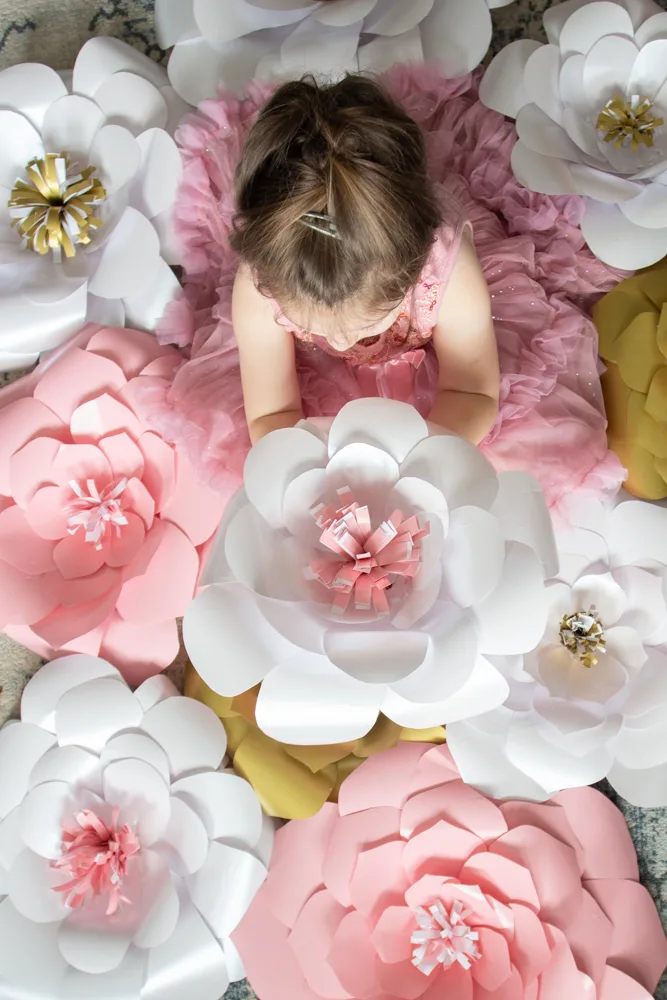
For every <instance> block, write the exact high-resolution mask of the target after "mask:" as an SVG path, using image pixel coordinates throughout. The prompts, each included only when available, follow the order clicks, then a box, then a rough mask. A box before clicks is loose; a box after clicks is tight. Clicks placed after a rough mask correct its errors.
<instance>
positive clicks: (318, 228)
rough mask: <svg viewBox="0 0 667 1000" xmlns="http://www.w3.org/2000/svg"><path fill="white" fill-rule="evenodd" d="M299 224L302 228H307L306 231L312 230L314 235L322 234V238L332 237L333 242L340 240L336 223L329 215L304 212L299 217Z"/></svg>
mask: <svg viewBox="0 0 667 1000" xmlns="http://www.w3.org/2000/svg"><path fill="white" fill-rule="evenodd" d="M299 222H300V223H301V225H302V226H307V227H308V229H314V230H315V232H316V233H322V235H323V236H332V237H333V238H334V239H335V240H340V239H342V236H341V235H340V233H339V232H338V226H337V225H336V221H335V219H333V218H332V217H331V216H330V215H321V214H320V213H319V212H306V214H305V215H302V216H301V218H300V219H299Z"/></svg>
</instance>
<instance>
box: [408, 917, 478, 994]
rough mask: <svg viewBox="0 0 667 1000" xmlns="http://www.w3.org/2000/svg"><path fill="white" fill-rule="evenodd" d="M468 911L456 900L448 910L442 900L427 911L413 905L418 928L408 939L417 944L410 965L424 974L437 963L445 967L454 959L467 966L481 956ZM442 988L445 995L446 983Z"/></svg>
mask: <svg viewBox="0 0 667 1000" xmlns="http://www.w3.org/2000/svg"><path fill="white" fill-rule="evenodd" d="M471 913H472V910H466V909H465V908H464V906H463V903H461V902H460V901H459V900H456V902H455V903H453V904H452V907H451V910H450V912H449V913H448V912H447V907H446V906H445V904H444V903H443V902H442V900H441V899H438V900H437V901H436V902H435V903H434V905H433V906H430V907H429V908H428V910H425V909H424V907H423V906H418V907H417V908H416V910H415V916H416V918H417V923H418V925H419V930H416V931H414V932H413V934H412V937H411V938H410V944H414V945H416V948H415V950H414V952H413V953H412V964H413V965H414V966H416V968H417V969H419V971H420V972H423V973H424V975H425V976H430V975H431V973H432V972H433V970H434V969H436V968H437V967H438V965H442V966H443V967H444V968H445V969H447V968H449V967H450V966H451V965H454V964H455V963H456V962H458V964H459V965H460V966H461V967H462V968H464V969H469V968H470V966H471V965H472V963H473V961H474V960H475V959H477V958H481V957H482V953H481V952H480V950H479V947H478V945H477V942H478V941H479V934H478V933H477V931H473V930H472V929H471V928H470V927H469V926H468V924H467V923H466V922H465V921H466V918H467V917H469V916H470V915H471ZM443 990H444V994H445V995H446V993H447V987H446V985H443Z"/></svg>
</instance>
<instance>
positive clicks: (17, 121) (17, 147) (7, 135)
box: [0, 67, 46, 189]
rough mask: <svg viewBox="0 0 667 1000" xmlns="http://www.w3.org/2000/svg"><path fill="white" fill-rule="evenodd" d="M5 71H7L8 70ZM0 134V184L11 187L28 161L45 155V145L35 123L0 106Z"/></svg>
mask: <svg viewBox="0 0 667 1000" xmlns="http://www.w3.org/2000/svg"><path fill="white" fill-rule="evenodd" d="M14 68H15V69H18V68H19V67H14ZM45 68H46V67H45ZM4 72H5V73H7V72H8V70H4ZM0 82H1V81H0ZM0 134H1V135H2V137H3V141H2V145H1V146H0V184H1V185H2V186H3V187H6V188H10V189H11V188H12V187H13V186H14V184H15V183H16V179H17V177H23V176H24V174H25V166H26V163H28V162H29V161H30V160H32V159H33V158H34V157H35V156H43V155H44V147H43V146H42V140H41V138H40V136H39V133H38V132H36V131H35V128H34V127H33V125H31V123H30V122H29V121H28V119H27V118H24V117H23V115H19V114H17V113H16V112H15V111H6V110H4V109H2V108H0Z"/></svg>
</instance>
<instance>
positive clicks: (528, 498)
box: [491, 471, 558, 579]
mask: <svg viewBox="0 0 667 1000" xmlns="http://www.w3.org/2000/svg"><path fill="white" fill-rule="evenodd" d="M498 484H499V491H498V496H497V497H496V499H495V501H494V503H493V506H492V507H491V513H492V514H493V516H494V517H495V518H496V519H497V520H498V522H499V524H500V526H501V529H502V532H503V534H504V536H505V538H506V539H507V541H513V542H523V544H524V545H529V546H530V547H531V548H532V549H535V551H536V552H537V554H538V556H539V557H540V559H541V561H542V565H543V567H544V575H545V577H546V578H547V579H548V578H549V577H552V576H556V574H557V572H558V552H557V549H556V540H555V538H554V531H553V524H552V521H551V515H550V514H549V508H548V507H547V505H546V501H545V498H544V493H543V492H542V488H541V486H540V484H539V483H538V481H537V480H536V479H534V478H533V476H531V475H529V474H528V473H527V472H521V471H514V472H503V473H501V475H500V476H498Z"/></svg>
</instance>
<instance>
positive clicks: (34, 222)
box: [9, 153, 106, 257]
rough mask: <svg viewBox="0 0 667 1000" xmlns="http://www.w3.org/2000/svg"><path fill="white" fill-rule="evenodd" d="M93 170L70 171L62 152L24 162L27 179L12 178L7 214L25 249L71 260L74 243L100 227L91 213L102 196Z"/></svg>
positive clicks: (103, 190)
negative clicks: (12, 184) (52, 252)
mask: <svg viewBox="0 0 667 1000" xmlns="http://www.w3.org/2000/svg"><path fill="white" fill-rule="evenodd" d="M95 169H96V168H95V167H86V168H85V170H82V171H81V172H78V171H76V170H74V169H72V167H71V165H70V163H69V161H68V159H67V154H66V153H47V155H46V156H45V157H44V158H43V159H35V160H31V161H30V163H29V164H28V165H27V167H26V173H27V176H28V179H27V180H23V179H22V178H18V179H17V181H16V184H15V185H14V188H13V189H12V193H11V197H10V199H9V214H10V217H11V224H12V226H15V227H16V229H17V230H18V232H19V233H20V234H21V236H22V237H23V238H24V239H25V241H26V243H27V245H28V246H29V247H30V249H31V250H35V251H36V252H37V253H39V254H46V253H48V252H49V250H53V251H54V253H56V254H59V253H60V252H61V251H62V252H64V254H65V256H66V257H73V256H74V254H75V253H76V245H77V244H86V243H90V239H91V233H92V231H93V230H95V229H99V227H100V226H101V225H102V220H101V219H99V218H97V217H96V216H95V215H94V214H93V212H94V208H95V206H96V205H99V204H100V203H101V202H102V201H104V199H105V197H106V191H105V189H104V187H103V186H102V184H101V182H100V180H99V179H98V178H97V177H96V176H95Z"/></svg>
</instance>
